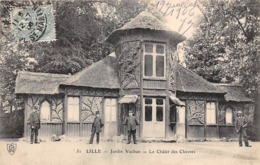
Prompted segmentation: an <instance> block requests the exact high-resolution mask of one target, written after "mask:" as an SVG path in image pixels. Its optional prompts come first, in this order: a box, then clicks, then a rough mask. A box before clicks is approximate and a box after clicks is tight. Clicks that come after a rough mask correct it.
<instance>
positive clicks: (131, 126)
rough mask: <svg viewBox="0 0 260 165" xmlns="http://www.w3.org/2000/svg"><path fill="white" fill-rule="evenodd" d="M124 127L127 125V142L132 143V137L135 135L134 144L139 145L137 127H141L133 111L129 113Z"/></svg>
mask: <svg viewBox="0 0 260 165" xmlns="http://www.w3.org/2000/svg"><path fill="white" fill-rule="evenodd" d="M124 125H127V131H128V142H127V144H130V143H131V135H133V140H134V144H137V142H136V126H137V125H139V121H138V120H137V119H136V117H135V116H133V112H132V111H129V117H127V118H126V120H125V122H124Z"/></svg>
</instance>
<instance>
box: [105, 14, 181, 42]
mask: <svg viewBox="0 0 260 165" xmlns="http://www.w3.org/2000/svg"><path fill="white" fill-rule="evenodd" d="M134 29H144V30H155V31H164V32H169V35H170V36H172V37H173V38H175V39H176V41H177V40H178V42H182V41H184V40H185V39H186V38H185V37H184V36H182V35H181V34H179V33H177V32H175V31H172V30H170V29H169V28H167V27H166V26H165V25H164V23H163V22H162V21H160V20H159V19H157V18H156V17H155V16H153V15H152V14H151V13H149V12H146V11H143V12H141V13H140V14H138V15H137V16H136V17H135V18H133V19H131V21H129V22H127V23H126V24H125V25H124V26H122V27H121V28H119V29H116V30H114V31H113V32H112V33H111V34H110V35H109V36H108V37H107V41H108V42H111V41H112V40H113V38H114V37H115V36H117V35H120V34H122V33H123V32H124V31H129V30H134Z"/></svg>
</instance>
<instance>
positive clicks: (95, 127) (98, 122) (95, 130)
mask: <svg viewBox="0 0 260 165" xmlns="http://www.w3.org/2000/svg"><path fill="white" fill-rule="evenodd" d="M103 126H104V124H103V122H102V119H101V117H100V114H99V111H96V117H95V119H94V122H93V124H92V130H91V137H90V141H89V144H93V139H94V136H95V134H97V137H96V140H97V144H98V143H99V133H100V132H101V128H102V127H103Z"/></svg>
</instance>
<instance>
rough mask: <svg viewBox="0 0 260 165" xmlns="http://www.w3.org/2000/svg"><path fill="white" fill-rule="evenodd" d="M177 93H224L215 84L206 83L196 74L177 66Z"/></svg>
mask: <svg viewBox="0 0 260 165" xmlns="http://www.w3.org/2000/svg"><path fill="white" fill-rule="evenodd" d="M177 68H178V69H177V76H176V79H177V80H176V82H177V91H182V92H195V93H223V94H224V93H226V92H225V91H223V90H221V89H219V88H218V87H217V86H216V85H215V84H213V83H210V82H208V81H207V80H205V79H204V78H202V77H200V76H199V75H197V74H196V73H194V72H192V71H191V70H188V69H187V68H184V67H183V66H181V65H179V64H178V67H177Z"/></svg>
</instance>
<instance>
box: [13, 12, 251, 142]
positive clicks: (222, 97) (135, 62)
mask: <svg viewBox="0 0 260 165" xmlns="http://www.w3.org/2000/svg"><path fill="white" fill-rule="evenodd" d="M184 40H185V38H184V37H183V36H182V35H180V34H179V33H177V32H172V31H169V30H167V29H165V27H164V26H163V24H162V23H161V22H160V21H159V20H158V19H156V18H155V17H154V16H152V15H151V14H149V13H146V12H142V13H140V14H139V15H138V16H137V17H136V18H134V19H133V20H131V21H130V22H128V23H126V24H125V25H124V26H123V27H121V28H119V29H117V30H115V31H114V32H112V33H111V34H110V35H109V36H108V38H107V41H108V42H110V43H111V44H113V45H114V47H115V53H112V54H110V55H109V56H107V57H105V58H104V59H102V60H100V61H98V62H96V63H94V64H92V65H90V66H89V67H87V68H85V69H83V70H82V71H80V72H79V73H77V74H75V75H71V76H70V75H58V74H48V73H31V72H20V73H19V74H18V77H17V80H16V94H17V96H18V97H20V98H23V100H24V103H25V106H24V107H25V108H24V114H25V121H24V122H25V123H24V124H25V127H24V130H25V136H28V135H29V125H28V114H30V112H31V110H32V107H33V106H34V105H39V107H40V117H41V121H42V127H41V129H40V134H41V135H42V136H49V135H52V134H54V133H55V134H56V135H61V134H65V135H67V136H89V135H90V132H91V124H92V122H93V119H94V117H95V115H94V114H95V111H100V113H101V116H102V117H103V120H104V124H105V126H104V130H103V132H102V136H103V137H104V138H108V139H111V138H113V137H114V136H119V135H121V134H126V129H125V126H124V125H123V121H124V120H125V118H126V117H127V115H128V111H129V110H133V111H134V114H135V115H136V117H137V118H138V119H139V121H140V126H139V127H138V131H137V135H138V136H139V138H144V139H172V140H179V139H209V138H222V137H226V138H235V137H236V134H235V132H234V130H235V129H234V120H235V117H236V112H237V111H238V110H243V111H244V112H245V115H247V116H248V118H250V119H252V115H253V113H254V109H253V105H252V100H251V99H249V98H246V97H245V96H244V95H243V93H242V91H241V86H237V85H230V84H213V83H210V82H208V81H206V80H205V79H203V78H202V77H200V76H198V75H196V74H195V73H193V72H191V71H190V70H188V69H186V68H184V67H183V66H181V65H179V64H178V63H177V62H176V61H175V58H174V53H175V51H176V48H177V44H178V43H180V42H182V41H184Z"/></svg>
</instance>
